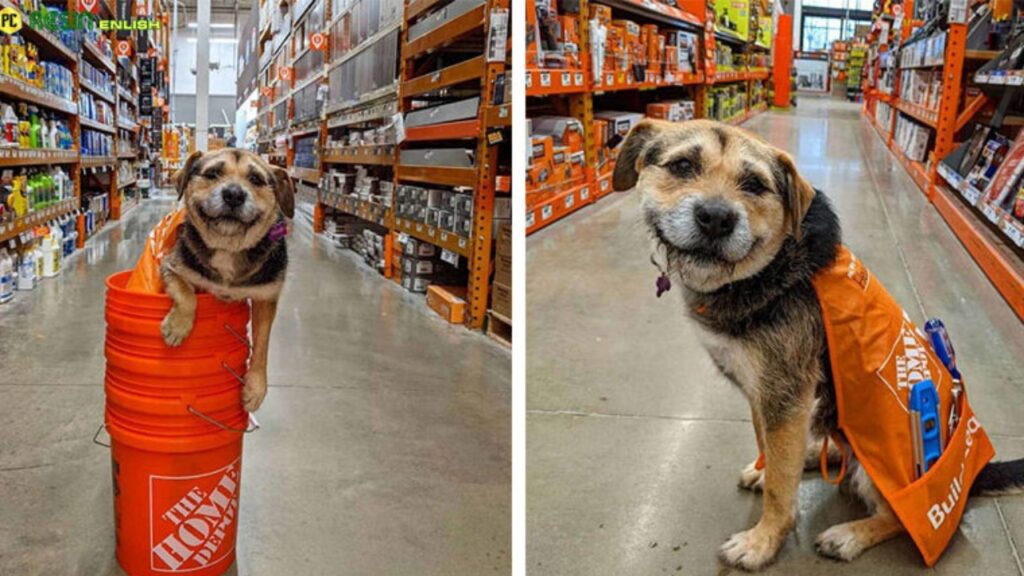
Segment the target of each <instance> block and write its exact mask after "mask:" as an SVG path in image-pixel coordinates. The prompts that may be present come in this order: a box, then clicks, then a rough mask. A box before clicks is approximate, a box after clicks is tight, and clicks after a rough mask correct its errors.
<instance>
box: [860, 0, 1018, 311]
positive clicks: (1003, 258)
mask: <svg viewBox="0 0 1024 576" xmlns="http://www.w3.org/2000/svg"><path fill="white" fill-rule="evenodd" d="M906 4H907V5H906V11H907V13H912V11H913V6H912V4H911V2H910V0H907V2H906ZM878 17H879V16H878V15H877V14H876V15H875V18H876V19H877V18H878ZM921 24H922V23H921V22H917V21H912V20H910V19H909V18H905V19H904V21H903V27H902V29H901V30H900V31H899V38H900V40H901V41H902V40H906V39H907V38H908V37H909V36H910V33H911V31H912V30H913V28H914V27H916V26H920V25H921ZM875 41H876V42H877V41H878V40H877V39H875ZM966 43H967V24H965V23H959V22H950V23H949V28H948V31H947V39H946V49H945V54H944V60H943V64H942V66H941V68H942V71H943V74H942V77H943V83H942V93H941V98H940V101H939V108H938V110H935V111H928V110H924V109H921V108H920V107H918V106H914V105H913V104H910V103H908V102H902V101H901V100H900V98H899V93H900V89H899V82H900V76H899V75H897V76H896V83H895V88H894V90H893V94H892V95H885V94H882V93H880V92H878V91H877V90H870V89H867V88H868V87H866V89H865V102H864V106H863V113H864V115H865V116H867V119H868V121H869V122H870V123H871V125H872V126H873V127H874V128H875V130H876V131H877V132H878V133H879V136H880V137H881V138H882V140H883V141H884V142H885V144H886V145H887V146H888V147H889V149H890V150H891V151H892V152H893V155H894V156H895V157H896V158H897V160H898V161H899V163H900V164H901V165H902V166H903V167H904V169H905V170H906V171H907V173H908V174H909V175H910V176H911V178H912V179H913V181H914V182H915V183H916V184H917V186H918V187H919V188H920V189H921V192H922V193H923V194H924V195H925V197H926V198H927V199H928V201H929V202H931V203H932V204H933V205H934V206H935V208H936V210H937V211H938V212H939V214H940V215H941V216H942V218H943V219H944V220H945V221H946V223H947V224H948V225H949V227H950V229H951V230H952V231H953V233H954V234H956V236H957V237H958V238H959V239H960V241H961V243H963V245H964V246H965V247H966V248H967V250H968V252H969V253H970V254H971V256H972V257H973V258H974V260H975V261H976V262H977V264H978V266H979V267H980V268H981V269H982V271H983V272H984V273H985V274H986V276H988V278H989V280H990V281H991V282H992V284H993V285H994V286H995V288H996V289H997V290H998V291H999V293H1000V294H1001V295H1002V296H1003V298H1004V299H1005V300H1006V302H1007V303H1008V304H1009V305H1010V307H1011V309H1013V311H1014V312H1015V313H1016V314H1017V316H1018V317H1020V318H1021V319H1024V260H1022V259H1021V258H1020V257H1019V255H1018V254H1017V253H1015V252H1014V250H1013V249H1012V248H1010V246H1009V244H1008V241H1007V237H1006V236H1008V235H1009V234H1010V232H1009V231H1008V232H1007V235H1006V236H1004V237H1000V235H999V234H997V233H996V232H995V231H993V230H992V228H993V227H990V226H988V225H986V223H985V222H983V221H982V220H981V215H982V214H984V215H985V216H988V218H989V219H990V220H993V221H994V224H997V223H998V220H997V219H996V218H994V217H992V216H991V215H988V214H987V213H986V212H985V210H983V207H981V206H978V205H977V202H976V201H972V200H971V199H970V198H967V199H966V200H964V199H962V198H958V196H963V197H965V198H966V196H967V195H965V194H963V193H962V191H960V190H957V189H956V186H955V185H954V184H953V183H951V182H950V181H948V180H947V178H945V177H944V176H943V175H942V174H941V173H940V169H939V164H940V163H941V162H942V160H943V159H944V158H945V157H946V156H948V155H949V154H950V153H951V152H953V150H954V149H955V148H956V145H957V142H956V135H957V132H958V131H960V130H961V129H962V128H964V127H965V126H966V125H967V124H968V123H969V122H970V121H971V119H972V118H974V117H976V116H977V115H978V114H979V113H980V112H982V111H983V110H984V109H985V108H986V104H988V102H987V98H986V97H985V96H984V94H980V95H978V96H975V97H974V98H972V99H971V100H970V101H966V102H961V95H962V94H963V93H964V91H963V84H964V81H965V79H964V74H965V70H966V65H967V63H968V62H971V61H984V60H988V59H991V58H993V57H995V56H997V55H998V52H994V51H987V50H968V49H967V48H966ZM879 102H886V103H887V104H889V105H891V106H892V108H893V114H892V120H891V122H890V125H889V126H888V127H883V126H879V124H878V123H877V122H876V121H875V110H876V109H877V106H878V103H879ZM898 112H903V113H905V114H907V115H908V116H911V117H913V118H914V119H916V120H918V121H919V122H922V123H924V124H926V125H928V126H931V127H932V128H933V129H934V131H935V138H934V145H933V147H932V148H931V150H929V152H928V157H927V159H926V163H920V162H915V161H912V160H910V159H908V158H907V157H906V156H905V155H904V154H903V152H902V151H901V150H899V149H898V147H897V146H896V145H895V143H894V141H893V136H894V131H895V123H896V115H897V113H898Z"/></svg>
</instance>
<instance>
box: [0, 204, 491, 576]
mask: <svg viewBox="0 0 1024 576" xmlns="http://www.w3.org/2000/svg"><path fill="white" fill-rule="evenodd" d="M169 206H170V204H169V203H162V202H157V201H148V202H146V203H145V204H143V206H142V207H141V208H139V209H138V210H137V211H136V212H135V214H133V215H132V216H130V217H129V218H128V220H127V221H126V222H125V223H124V224H123V225H121V226H119V227H116V228H113V229H111V230H109V231H106V232H104V233H103V234H102V235H101V236H99V237H97V238H96V239H94V240H92V241H90V244H89V245H88V246H87V248H86V249H85V250H84V251H83V253H80V254H79V255H77V256H75V257H73V259H71V260H70V262H69V263H68V267H67V269H65V271H64V273H63V275H62V276H61V277H60V278H59V279H56V280H49V281H44V282H43V284H42V286H41V287H40V288H39V289H37V290H36V291H35V292H32V293H28V294H26V293H18V294H17V299H16V300H15V302H14V303H13V304H8V305H5V306H0V574H18V575H19V576H30V575H43V574H46V575H49V574H80V575H83V576H84V575H89V576H94V575H102V576H107V575H115V574H121V571H120V569H119V568H117V566H116V562H115V560H114V533H113V530H114V527H113V517H112V497H111V482H110V460H109V456H108V452H107V450H106V449H104V448H101V447H99V446H96V445H94V444H93V443H92V437H93V433H94V432H95V431H96V428H97V426H99V425H100V423H101V422H102V421H103V366H104V361H103V332H104V322H103V298H104V279H105V278H106V277H107V276H108V275H109V274H111V273H113V272H115V271H118V270H122V269H126V268H130V267H131V266H132V265H134V262H135V259H136V258H137V257H138V254H139V253H140V251H141V246H142V241H143V239H144V238H145V236H146V234H148V232H149V230H150V229H151V228H152V226H153V225H154V224H155V223H156V221H157V220H158V219H159V218H160V217H161V216H162V215H163V214H164V213H165V211H166V210H167V209H168V207H169ZM350 254H351V253H349V254H343V253H341V251H339V250H336V249H334V248H330V247H328V246H327V245H326V244H325V243H323V242H322V241H320V240H314V239H313V238H312V237H311V234H310V232H309V231H308V228H307V229H305V230H302V229H301V228H300V229H299V231H298V232H297V233H296V236H295V237H294V238H293V239H292V240H291V247H290V255H291V267H290V270H289V274H288V276H289V277H288V284H287V285H286V288H285V292H284V296H283V298H282V301H281V305H280V308H279V314H278V319H277V323H276V324H275V328H274V333H273V338H272V342H271V359H270V373H269V380H270V392H269V394H268V396H267V400H266V402H265V403H264V405H263V408H262V409H261V410H260V412H259V413H258V417H259V419H260V423H261V424H262V426H263V428H262V430H260V431H258V432H256V433H254V434H252V435H250V436H249V437H248V438H247V440H246V448H245V456H244V468H243V475H242V479H243V488H242V498H241V513H240V523H241V524H240V531H239V536H238V541H239V544H238V547H239V561H238V565H237V570H236V571H232V573H237V574H245V575H254V574H255V575H263V574H340V573H343V574H347V575H378V574H437V575H472V576H476V575H480V574H492V573H504V574H507V573H508V571H509V569H510V568H509V567H510V554H509V547H510V522H511V516H510V505H511V501H510V468H509V467H510V450H509V446H510V438H509V436H510V428H509V422H510V418H511V414H510V407H509V401H510V370H509V367H510V354H509V353H508V352H507V351H506V350H505V349H503V348H501V347H500V346H498V345H496V344H495V343H493V342H492V341H491V340H489V339H488V338H487V337H486V336H483V335H481V334H478V333H473V332H470V331H468V330H465V329H463V328H461V327H457V326H452V325H449V324H447V323H446V322H444V321H443V320H441V319H440V318H438V317H436V316H435V315H434V313H433V312H431V311H430V310H429V309H428V308H427V307H426V305H425V303H424V301H423V297H422V296H414V295H410V294H408V293H407V292H405V291H404V290H402V289H401V288H400V287H399V286H397V285H395V284H393V283H390V282H385V281H384V280H383V279H382V278H381V277H380V276H378V275H377V274H376V273H375V272H373V271H371V270H369V269H368V268H367V267H366V266H364V265H362V264H361V263H360V262H359V261H358V260H357V258H355V257H354V256H351V255H350Z"/></svg>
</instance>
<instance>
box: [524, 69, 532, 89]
mask: <svg viewBox="0 0 1024 576" xmlns="http://www.w3.org/2000/svg"><path fill="white" fill-rule="evenodd" d="M530 86H533V72H529V73H527V74H526V87H527V88H529V87H530Z"/></svg>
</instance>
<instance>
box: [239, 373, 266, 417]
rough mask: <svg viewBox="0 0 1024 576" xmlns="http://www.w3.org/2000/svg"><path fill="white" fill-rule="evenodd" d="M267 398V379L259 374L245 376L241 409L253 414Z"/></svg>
mask: <svg viewBox="0 0 1024 576" xmlns="http://www.w3.org/2000/svg"><path fill="white" fill-rule="evenodd" d="M266 396H267V377H266V376H265V375H263V374H261V373H259V372H255V371H253V372H249V373H248V374H246V375H245V386H243V387H242V407H244V408H245V411H246V412H255V411H257V410H259V409H260V404H263V398H265V397H266Z"/></svg>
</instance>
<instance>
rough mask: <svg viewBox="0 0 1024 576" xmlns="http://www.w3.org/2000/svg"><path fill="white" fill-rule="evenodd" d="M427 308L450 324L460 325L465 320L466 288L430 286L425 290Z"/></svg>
mask: <svg viewBox="0 0 1024 576" xmlns="http://www.w3.org/2000/svg"><path fill="white" fill-rule="evenodd" d="M427 306H430V309H431V310H433V311H434V312H437V313H438V314H439V315H440V316H441V317H442V318H444V319H445V320H447V321H449V322H451V323H452V324H462V323H463V322H465V320H466V288H465V286H441V285H439V284H431V285H430V286H429V287H428V288H427Z"/></svg>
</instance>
